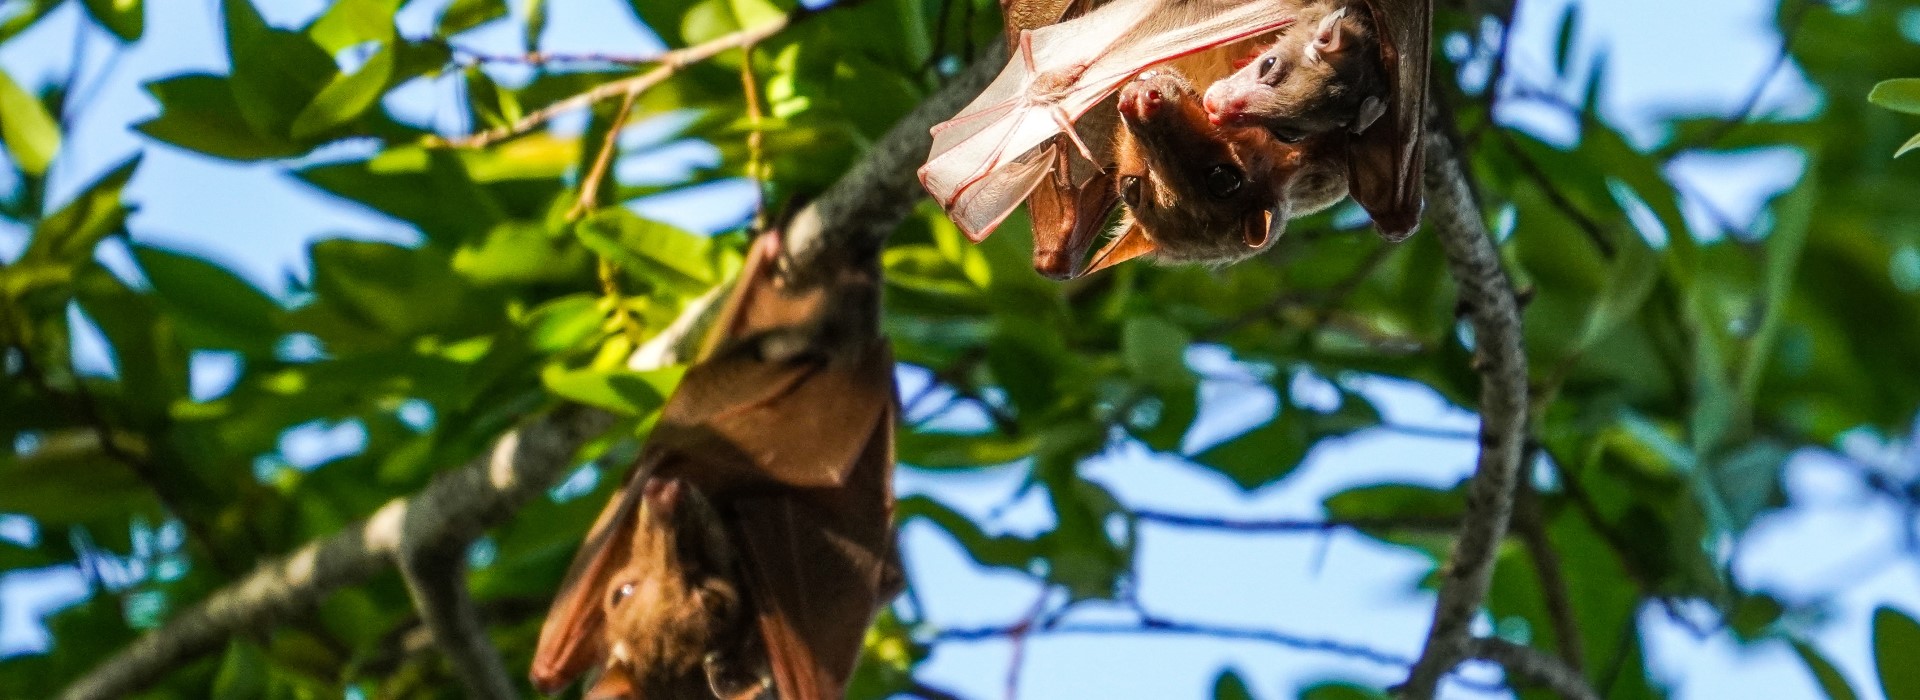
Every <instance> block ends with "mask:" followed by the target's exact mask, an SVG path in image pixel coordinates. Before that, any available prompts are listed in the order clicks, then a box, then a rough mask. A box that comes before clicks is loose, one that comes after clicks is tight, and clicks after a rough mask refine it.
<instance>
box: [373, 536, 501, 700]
mask: <svg viewBox="0 0 1920 700" xmlns="http://www.w3.org/2000/svg"><path fill="white" fill-rule="evenodd" d="M409 520H412V518H409ZM404 529H405V530H408V531H412V530H417V529H419V528H418V527H416V526H415V525H414V524H413V523H411V522H410V523H408V524H407V525H406V526H405V527H404ZM454 534H465V533H454ZM401 541H402V545H401V550H402V551H400V552H398V553H396V558H397V560H398V562H399V568H400V576H401V578H402V579H403V580H405V581H406V584H407V593H408V595H410V596H412V598H413V607H414V608H415V609H417V610H419V611H420V618H421V621H422V622H425V623H426V626H427V630H428V631H429V632H430V633H432V634H433V640H434V643H435V644H437V645H438V646H439V647H440V651H441V652H442V653H444V654H446V655H447V662H448V664H449V665H451V666H452V667H453V675H455V676H458V677H459V678H460V682H461V683H462V684H463V685H464V686H465V687H466V690H467V697H470V698H479V699H481V700H513V698H515V697H517V696H518V695H519V693H518V692H517V691H516V690H515V689H514V683H513V679H512V677H511V676H508V675H507V667H506V665H505V664H503V663H501V661H500V652H499V651H498V650H496V649H494V648H493V643H492V642H490V641H488V639H487V626H486V622H485V621H484V620H483V619H482V618H481V616H480V611H479V609H478V608H476V607H474V604H473V596H472V594H470V593H468V592H467V549H466V545H465V543H467V542H471V539H469V538H467V537H459V538H455V539H454V540H453V541H452V542H445V543H429V542H414V541H412V540H411V539H410V538H408V537H407V536H406V535H404V534H403V535H401Z"/></svg>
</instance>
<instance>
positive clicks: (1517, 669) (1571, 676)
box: [1469, 639, 1600, 700]
mask: <svg viewBox="0 0 1920 700" xmlns="http://www.w3.org/2000/svg"><path fill="white" fill-rule="evenodd" d="M1469 649H1470V653H1471V654H1472V656H1473V658H1476V659H1485V660H1487V661H1492V662H1494V663H1496V664H1500V667H1501V668H1504V669H1506V671H1507V684H1508V685H1514V683H1513V679H1514V678H1519V679H1522V680H1525V681H1527V682H1529V683H1533V684H1535V685H1539V686H1541V687H1543V688H1546V689H1548V690H1551V691H1553V692H1554V693H1555V694H1557V695H1559V696H1560V697H1563V698H1566V699H1567V700H1600V693H1598V692H1595V691H1594V689H1593V686H1591V685H1589V684H1588V683H1587V679H1586V678H1583V677H1581V675H1580V672H1579V671H1577V670H1575V669H1574V668H1573V667H1572V666H1569V665H1567V663H1566V662H1565V661H1561V660H1560V659H1559V658H1557V657H1555V656H1553V655H1552V654H1548V653H1546V652H1544V651H1541V650H1539V649H1535V648H1533V647H1529V646H1521V645H1519V644H1514V643H1512V642H1509V641H1505V640H1501V639H1477V640H1474V641H1473V642H1471V643H1470V645H1469Z"/></svg>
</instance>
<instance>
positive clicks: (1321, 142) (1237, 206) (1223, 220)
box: [1089, 66, 1347, 271]
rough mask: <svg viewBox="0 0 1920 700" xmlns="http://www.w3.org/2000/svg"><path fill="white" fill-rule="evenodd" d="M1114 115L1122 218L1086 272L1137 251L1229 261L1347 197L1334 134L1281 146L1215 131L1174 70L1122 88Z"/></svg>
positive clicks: (1151, 73) (1174, 258) (1152, 72)
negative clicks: (1124, 207)
mask: <svg viewBox="0 0 1920 700" xmlns="http://www.w3.org/2000/svg"><path fill="white" fill-rule="evenodd" d="M1119 112H1120V116H1121V122H1122V124H1123V126H1124V128H1123V129H1122V130H1121V131H1120V136H1119V139H1118V145H1117V147H1116V156H1117V159H1118V166H1117V168H1116V171H1117V175H1118V177H1117V188H1118V189H1117V191H1118V193H1119V196H1120V199H1121V201H1123V202H1125V203H1126V205H1127V211H1128V214H1127V218H1126V220H1125V221H1124V222H1123V223H1122V224H1121V226H1120V228H1119V230H1118V233H1117V234H1116V237H1115V238H1114V240H1113V241H1111V242H1109V243H1108V244H1107V245H1106V246H1105V247H1104V248H1102V249H1101V251H1100V252H1099V253H1097V254H1095V256H1094V262H1093V264H1092V265H1091V266H1090V269H1089V271H1097V270H1100V269H1105V268H1107V267H1111V266H1113V265H1115V264H1118V263H1120V262H1123V261H1125V260H1128V259H1132V258H1135V257H1140V256H1143V255H1150V256H1152V257H1154V258H1156V259H1159V260H1163V261H1168V262H1202V263H1222V264H1224V263H1231V262H1235V261H1238V260H1241V259H1244V258H1246V257H1249V256H1251V255H1254V254H1256V253H1259V252H1261V251H1263V250H1266V249H1267V248H1268V247H1270V246H1271V245H1272V244H1273V242H1274V241H1275V240H1278V238H1279V237H1280V234H1281V233H1283V232H1284V231H1285V228H1286V222H1287V220H1288V219H1290V218H1292V217H1295V216H1304V215H1306V214H1310V213H1313V212H1317V211H1320V210H1322V209H1325V208H1327V207H1328V206H1331V205H1333V204H1334V203H1335V202H1338V201H1340V199H1341V198H1342V197H1345V196H1346V193H1347V184H1346V170H1345V160H1344V158H1342V157H1340V156H1341V155H1343V153H1342V149H1341V148H1340V144H1339V137H1338V135H1334V136H1330V137H1316V138H1313V139H1309V140H1307V141H1304V142H1301V143H1299V144H1286V143H1281V142H1280V141H1278V140H1277V139H1275V138H1274V137H1273V136H1272V135H1271V134H1269V133H1268V132H1267V131H1266V130H1264V129H1260V128H1258V127H1245V126H1232V125H1215V124H1213V123H1211V122H1210V121H1209V120H1208V118H1207V113H1206V111H1205V110H1204V109H1202V108H1201V105H1200V99H1199V94H1198V93H1197V91H1196V86H1195V85H1194V84H1193V83H1190V82H1189V81H1188V80H1187V79H1186V77H1185V75H1184V74H1182V73H1181V71H1179V70H1177V69H1175V68H1173V67H1171V66H1167V67H1160V68H1153V69H1149V70H1147V71H1146V72H1143V73H1141V74H1140V75H1139V76H1138V77H1137V78H1136V79H1135V80H1134V81H1132V82H1131V83H1129V84H1128V85H1127V86H1126V87H1124V88H1121V91H1120V105H1119Z"/></svg>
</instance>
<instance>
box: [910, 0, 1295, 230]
mask: <svg viewBox="0 0 1920 700" xmlns="http://www.w3.org/2000/svg"><path fill="white" fill-rule="evenodd" d="M1292 17H1293V8H1292V7H1291V6H1290V4H1289V3H1282V2H1270V1H1257V2H1242V1H1241V0H1114V1H1113V2H1110V3H1108V4H1106V5H1103V6H1101V7H1099V8H1097V9H1095V10H1093V11H1092V12H1089V13H1087V14H1085V15H1082V16H1080V17H1077V18H1075V19H1072V20H1068V21H1066V22H1061V23H1059V24H1054V25H1049V26H1046V27H1041V28H1039V29H1034V30H1028V31H1024V32H1022V33H1021V35H1020V40H1019V41H1017V42H1016V45H1015V46H1014V47H1013V49H1012V53H1013V56H1012V57H1011V58H1009V60H1008V61H1007V67H1006V69H1005V70H1002V71H1001V72H1000V75H999V76H998V77H996V78H995V79H994V81H993V83H992V84H990V85H988V86H987V89H986V90H985V91H983V92H981V93H980V96H979V97H977V98H975V99H974V101H973V102H972V103H971V104H968V105H967V107H966V108H965V109H962V110H961V111H960V113H959V115H957V116H955V117H954V118H953V119H951V120H949V121H947V122H943V123H941V124H939V125H936V126H934V127H933V130H932V132H931V133H932V135H933V151H932V154H931V155H930V156H929V157H928V159H927V164H926V165H924V166H922V167H921V168H920V182H921V184H922V185H924V186H925V187H926V188H927V191H928V192H929V193H931V194H932V195H933V196H934V198H935V200H937V201H938V202H939V203H940V206H941V207H943V208H945V209H946V210H947V212H948V215H949V216H951V217H952V218H953V219H954V222H955V223H956V224H958V225H959V226H960V228H961V230H962V231H965V232H966V233H967V236H968V237H969V238H972V239H973V240H976V241H978V240H981V239H984V238H986V237H987V235H988V234H990V233H992V231H993V228H994V227H995V226H998V225H999V223H1000V221H1002V220H1004V219H1005V218H1006V216H1007V214H1008V213H1010V212H1011V211H1012V210H1013V208H1014V207H1016V206H1018V205H1019V203H1020V201H1021V200H1023V199H1026V197H1027V195H1028V194H1030V193H1031V192H1032V191H1033V188H1034V187H1035V186H1036V185H1039V184H1040V180H1041V178H1042V177H1044V176H1045V175H1046V173H1047V172H1048V170H1049V169H1050V168H1051V167H1052V164H1053V163H1054V162H1055V161H1054V158H1053V157H1050V156H1052V155H1053V154H1050V153H1046V152H1045V151H1046V150H1048V149H1052V148H1060V147H1061V145H1060V144H1059V141H1060V140H1061V139H1060V138H1057V137H1063V136H1066V135H1067V131H1066V129H1067V128H1068V124H1069V123H1070V122H1072V121H1073V120H1075V119H1078V118H1079V117H1080V115H1082V114H1085V113H1086V112H1087V110H1089V109H1091V108H1093V106H1094V105H1096V104H1099V103H1100V102H1101V101H1102V100H1105V99H1106V98H1107V96H1108V95H1111V94H1113V92H1114V91H1115V90H1117V89H1119V88H1120V85H1121V84H1123V83H1125V82H1126V80H1127V79H1128V78H1131V77H1133V76H1134V75H1135V74H1137V73H1139V72H1140V71H1142V70H1145V69H1146V68H1147V67H1149V66H1152V65H1154V64H1157V63H1162V62H1165V61H1170V60H1173V59H1176V58H1180V57H1182V56H1186V55H1189V54H1193V53H1196V52H1199V51H1204V50H1207V49H1210V48H1213V47H1216V46H1220V45H1222V44H1227V43H1231V42H1234V41H1239V40H1241V39H1245V38H1247V37H1250V36H1254V35H1257V34H1263V33H1266V32H1270V31H1273V30H1275V29H1278V28H1280V27H1282V26H1285V25H1287V24H1288V23H1290V22H1292Z"/></svg>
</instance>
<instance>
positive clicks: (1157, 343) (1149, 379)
mask: <svg viewBox="0 0 1920 700" xmlns="http://www.w3.org/2000/svg"><path fill="white" fill-rule="evenodd" d="M1192 343H1193V336H1191V335H1189V334H1187V331H1186V329H1183V328H1181V327H1179V326H1176V325H1173V324H1172V323H1170V322H1168V321H1166V320H1165V319H1161V318H1157V317H1153V316H1134V317H1131V318H1128V319H1127V323H1126V326H1125V327H1124V328H1122V329H1121V331H1120V353H1121V356H1122V357H1123V358H1124V359H1125V360H1126V363H1127V371H1129V372H1131V373H1133V376H1134V379H1136V380H1138V381H1140V382H1141V383H1144V384H1148V385H1151V386H1163V387H1164V386H1178V385H1184V384H1189V383H1192V382H1193V370H1191V369H1188V368H1187V360H1186V353H1187V346H1188V345H1190V344H1192Z"/></svg>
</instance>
